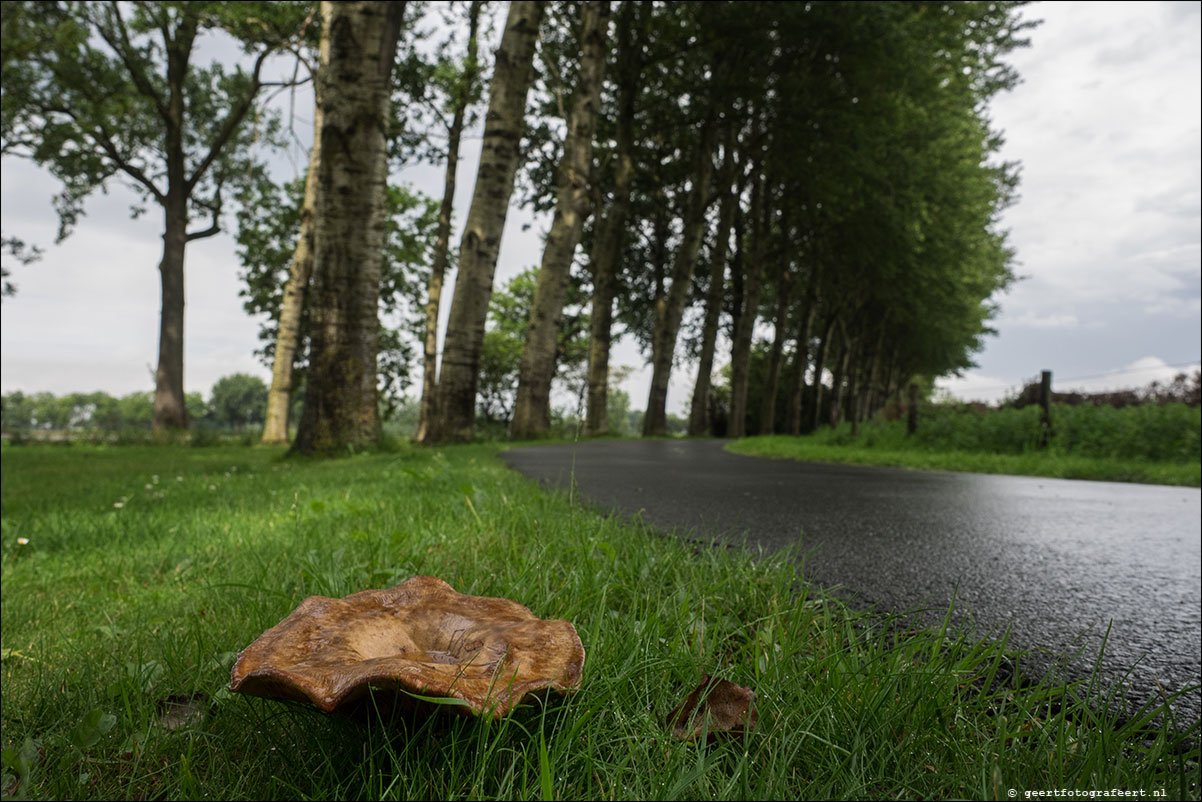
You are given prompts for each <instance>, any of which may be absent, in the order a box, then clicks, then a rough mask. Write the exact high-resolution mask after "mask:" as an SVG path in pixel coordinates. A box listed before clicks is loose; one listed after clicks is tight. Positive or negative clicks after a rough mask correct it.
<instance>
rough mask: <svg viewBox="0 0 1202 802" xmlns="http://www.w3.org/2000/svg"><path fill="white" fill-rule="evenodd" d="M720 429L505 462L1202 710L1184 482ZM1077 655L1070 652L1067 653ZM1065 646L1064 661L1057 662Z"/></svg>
mask: <svg viewBox="0 0 1202 802" xmlns="http://www.w3.org/2000/svg"><path fill="white" fill-rule="evenodd" d="M723 445H724V444H723V442H721V441H713V440H645V441H644V440H638V441H601V442H588V443H580V444H578V445H570V446H569V445H558V446H530V447H521V448H514V449H511V450H509V451H507V452H505V453H504V454H503V455H502V458H503V459H504V460H505V461H506V462H507V463H508V464H509V465H510V466H511V467H513V468H515V469H517V470H518V471H520V472H522V473H524V474H526V475H527V476H530V477H533V478H536V479H538V480H540V481H541V482H543V483H544V484H547V485H550V486H554V487H560V488H567V487H568V485H569V482H570V479H571V477H572V476H574V477H575V481H576V486H577V493H578V494H579V496H580V497H581V498H583V499H584V500H586V501H588V502H589V503H591V504H593V505H594V506H597V507H599V508H601V509H603V510H615V511H616V512H617V513H618V514H620V515H624V516H632V515H638V516H640V517H641V518H642V520H643V521H645V522H646V523H648V524H650V525H652V526H654V527H656V528H658V529H661V530H665V531H676V532H678V533H680V534H682V535H685V536H687V537H692V538H699V539H703V540H714V541H718V542H722V543H728V544H730V543H733V544H741V543H743V542H744V540H746V542H747V544H748V545H749V546H754V545H757V544H758V545H763V546H764V547H766V548H769V549H784V548H790V547H796V546H797V545H798V544H799V543H800V547H801V550H802V552H803V553H804V554H806V558H805V561H804V566H803V569H802V570H803V572H804V575H805V577H806V578H807V579H808V580H810V581H811V582H815V583H817V584H819V585H823V586H826V587H828V588H835V592H836V593H838V594H839V595H840V596H842V597H844V598H847V599H850V600H851V601H852V602H853V603H854V604H856V605H857V606H871V605H877V606H879V608H881V609H885V610H890V611H896V612H905V611H912V610H918V609H923V610H927V611H928V612H926V613H925V614H924V617H926V618H927V619H928V620H930V621H932V622H934V621H937V620H942V617H943V615H944V613H945V612H946V610H947V608H948V605H949V604H950V603H951V602H952V600H953V597H954V599H955V604H956V611H957V612H956V616H955V620H956V622H957V623H958V624H959V625H961V626H968V625H972V626H974V627H975V631H976V633H977V634H978V635H998V634H1000V633H1002V632H1003V631H1004V630H1005V629H1006V628H1007V627H1009V630H1010V634H1009V643H1010V645H1011V646H1012V647H1014V648H1016V649H1022V650H1030V651H1031V658H1030V662H1026V663H1024V664H1025V665H1026V669H1025V671H1026V672H1028V673H1030V672H1032V671H1035V672H1039V673H1042V672H1044V671H1046V670H1048V669H1051V668H1053V667H1054V666H1057V665H1061V664H1065V665H1064V670H1065V672H1066V674H1067V676H1068V677H1069V678H1082V677H1083V676H1086V675H1087V672H1088V671H1089V670H1090V669H1091V668H1092V667H1093V666H1094V665H1095V664H1096V663H1097V657H1098V651H1099V646H1100V645H1101V643H1102V639H1103V636H1106V633H1107V628H1108V627H1109V636H1108V639H1107V640H1106V644H1105V651H1104V653H1103V658H1102V661H1101V664H1100V666H1101V676H1102V678H1103V680H1104V681H1105V683H1106V684H1107V685H1108V686H1111V687H1115V686H1116V683H1118V682H1121V681H1122V678H1123V675H1124V674H1125V672H1126V671H1127V670H1128V669H1130V668H1131V667H1132V666H1133V665H1134V666H1135V668H1134V670H1133V671H1132V672H1131V675H1130V678H1129V680H1128V682H1127V690H1128V692H1129V694H1130V697H1131V698H1132V699H1133V700H1135V701H1137V702H1142V701H1144V700H1146V699H1148V698H1150V697H1155V695H1156V693H1157V692H1156V685H1155V682H1156V681H1157V680H1159V682H1160V684H1161V685H1162V686H1163V687H1164V688H1165V689H1166V690H1168V691H1170V692H1171V691H1176V690H1180V689H1183V688H1186V687H1189V686H1193V687H1194V690H1192V691H1190V692H1188V693H1187V694H1186V695H1185V697H1184V698H1182V700H1181V701H1180V703H1179V704H1178V705H1175V706H1174V710H1175V712H1176V714H1177V718H1178V722H1181V721H1182V720H1186V721H1190V720H1194V719H1197V718H1198V717H1199V710H1200V708H1202V691H1199V690H1198V688H1197V686H1198V685H1199V684H1200V683H1202V656H1200V652H1202V567H1200V566H1202V550H1200V542H1202V541H1200V520H1202V509H1200V505H1199V500H1200V494H1199V491H1198V490H1197V489H1193V488H1174V487H1162V486H1151V485H1130V484H1119V483H1113V482H1086V481H1075V480H1065V479H1042V478H1033V477H1022V476H995V475H985V474H969V473H950V472H943V471H909V470H904V469H897V468H871V467H862V466H853V465H829V464H818V463H799V462H792V461H786V460H769V459H761V458H755V457H744V456H740V455H736V454H730V453H728V452H726V451H724V450H723ZM1082 648H1083V649H1084V650H1083V651H1081V653H1080V654H1079V655H1078V656H1076V657H1075V658H1074V657H1072V655H1073V654H1074V653H1075V652H1077V651H1078V650H1081V649H1082ZM1065 655H1068V656H1069V658H1068V660H1067V661H1065V660H1062V657H1063V656H1065Z"/></svg>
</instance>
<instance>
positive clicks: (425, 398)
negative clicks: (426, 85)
mask: <svg viewBox="0 0 1202 802" xmlns="http://www.w3.org/2000/svg"><path fill="white" fill-rule="evenodd" d="M482 5H483V3H482V0H472V4H471V7H470V8H469V9H468V40H467V56H466V57H465V59H464V67H463V75H461V76H460V81H461V83H460V85H459V87H458V95H457V97H456V98H455V111H454V115H453V117H452V118H451V125H450V127H449V128H448V129H447V169H446V178H445V179H444V181H443V191H442V205H441V206H440V207H439V209H438V238H437V240H436V241H435V243H434V256H433V259H432V260H431V267H430V281H429V284H428V285H427V288H426V330H425V338H424V340H425V342H424V345H425V352H424V354H423V356H424V363H423V366H422V402H421V413H420V416H419V418H418V422H417V432H416V433H415V434H414V436H413V439H414V441H415V442H418V443H420V442H423V441H424V440H425V439H426V436H427V433H428V432H429V429H430V422H431V421H432V420H433V418H434V401H435V397H436V395H437V393H438V311H439V308H440V307H441V306H442V284H443V280H444V279H445V277H446V272H447V262H448V260H449V252H450V248H451V212H452V209H453V207H454V204H455V174H456V171H457V170H458V168H459V141H460V139H461V138H462V137H463V125H464V120H465V119H466V117H467V106H468V101H470V100H471V96H472V90H473V88H474V85H475V83H476V76H477V74H478V73H479V66H478V64H477V61H476V51H477V45H476V32H477V30H478V29H479V27H480V8H481V6H482Z"/></svg>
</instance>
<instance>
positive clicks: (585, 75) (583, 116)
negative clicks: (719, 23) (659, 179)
mask: <svg viewBox="0 0 1202 802" xmlns="http://www.w3.org/2000/svg"><path fill="white" fill-rule="evenodd" d="M608 30H609V1H608V0H597V1H595V2H588V3H585V4H583V6H582V7H581V19H580V50H581V55H580V79H579V84H578V85H577V87H576V100H575V102H574V103H573V106H572V111H571V113H570V114H569V115H568V134H567V138H566V139H565V140H564V143H563V158H562V159H561V161H560V163H559V171H558V172H559V176H558V183H559V189H558V193H557V197H556V201H555V216H554V218H552V221H551V230H550V231H549V232H548V233H547V242H546V245H545V246H544V247H543V259H542V264H541V266H540V267H539V271H538V285H537V286H536V287H535V290H534V303H533V306H532V308H531V310H530V325H529V327H528V328H527V329H526V344H525V347H524V348H523V349H522V363H521V368H520V369H519V371H518V391H517V399H516V401H515V403H514V408H513V422H512V423H511V425H510V437H511V438H513V439H514V440H525V439H530V438H534V437H541V436H542V435H544V434H546V432H547V428H548V427H549V426H550V423H551V380H552V379H553V378H554V377H555V368H556V365H555V361H556V355H557V353H558V347H557V338H558V336H559V326H560V318H561V316H562V314H563V303H564V295H565V294H566V291H567V284H568V274H569V272H570V270H571V267H572V257H573V256H574V255H575V253H576V246H577V245H578V244H579V243H580V232H581V230H582V229H583V228H584V219H585V217H587V216H588V212H589V194H588V190H589V174H590V172H591V168H592V163H593V129H594V127H595V125H596V121H597V108H598V106H600V104H601V79H602V75H603V74H604V72H605V47H606V39H607V37H608Z"/></svg>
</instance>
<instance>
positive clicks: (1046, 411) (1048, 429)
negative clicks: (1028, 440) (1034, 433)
mask: <svg viewBox="0 0 1202 802" xmlns="http://www.w3.org/2000/svg"><path fill="white" fill-rule="evenodd" d="M1039 408H1040V413H1039V447H1040V448H1047V447H1048V443H1050V442H1051V441H1052V371H1050V370H1045V371H1043V373H1041V374H1040V376H1039Z"/></svg>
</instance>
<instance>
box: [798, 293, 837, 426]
mask: <svg viewBox="0 0 1202 802" xmlns="http://www.w3.org/2000/svg"><path fill="white" fill-rule="evenodd" d="M837 320H838V315H837V313H834V312H832V313H830V316H829V317H827V319H826V325H825V326H823V327H822V340H821V342H820V343H819V345H818V354H817V356H816V357H815V358H814V386H813V387H811V388H810V413H809V415H808V416H807V417H808V418H809V421H808V423H809V428H808V429H807V430H806V431H807V432H814V431H817V430H818V424H819V422H820V421H821V420H822V371H823V370H824V369H825V367H826V356H827V353H828V352H829V351H830V346H831V334H832V332H833V331H834V328H835V322H836V321H837Z"/></svg>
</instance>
